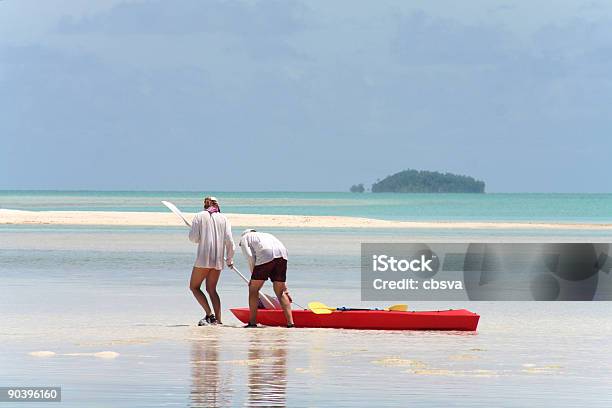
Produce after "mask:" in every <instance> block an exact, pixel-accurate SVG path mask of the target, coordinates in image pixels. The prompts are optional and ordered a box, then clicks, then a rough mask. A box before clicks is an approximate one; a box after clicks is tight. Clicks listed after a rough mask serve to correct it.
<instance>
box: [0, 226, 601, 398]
mask: <svg viewBox="0 0 612 408" xmlns="http://www.w3.org/2000/svg"><path fill="white" fill-rule="evenodd" d="M273 232H274V233H275V234H277V235H278V236H279V237H281V239H282V240H283V241H284V242H285V243H286V244H287V246H288V247H289V249H290V270H289V274H288V279H289V285H290V288H291V292H292V294H293V297H294V299H295V300H296V301H297V302H298V303H300V304H302V305H305V304H306V303H308V302H309V301H313V300H319V301H323V302H325V303H327V304H330V305H337V306H341V305H348V306H380V304H377V303H361V302H360V299H359V296H360V291H359V282H360V281H359V242H361V241H363V240H368V241H371V240H378V241H402V240H407V239H417V240H418V239H426V238H428V239H430V240H441V239H451V240H452V239H457V240H458V239H473V240H477V239H495V240H504V241H506V240H518V241H520V240H524V239H526V237H524V236H521V235H520V234H518V233H516V234H506V235H504V234H503V233H500V234H499V235H497V236H489V235H486V236H484V235H483V234H484V233H481V232H478V231H471V232H465V231H464V232H463V235H453V234H452V233H447V232H444V231H438V232H436V233H437V234H438V235H434V233H433V232H432V233H431V234H430V233H429V232H425V233H424V232H423V231H419V232H417V233H415V234H413V233H411V232H410V231H400V232H397V231H395V232H390V231H363V230H360V231H350V230H340V231H321V230H275V231H273ZM417 234H418V235H417ZM447 234H451V235H447ZM523 234H528V235H529V237H528V239H532V240H534V239H535V240H539V239H541V240H551V239H563V240H584V239H588V237H587V236H584V235H581V234H580V233H575V232H574V233H572V234H575V235H569V234H570V232H567V233H559V232H555V233H554V234H561V235H560V236H559V235H554V236H551V235H548V236H547V235H545V234H542V233H529V232H523ZM609 238H610V237H609V236H605V235H604V236H601V237H600V239H602V240H606V239H608V240H609ZM193 250H194V248H193V246H192V245H191V244H190V243H189V242H188V241H187V240H186V237H185V231H184V230H182V229H180V228H177V229H163V228H102V229H99V228H95V229H93V228H86V227H79V228H72V227H54V228H46V227H15V226H13V227H10V228H9V227H6V228H0V283H1V286H0V292H1V293H0V316H1V318H2V322H3V325H2V327H1V328H0V344H1V345H2V347H0V367H1V369H0V384H1V385H39V386H43V385H61V386H62V387H63V403H62V405H63V406H73V407H82V406H125V407H133V406H143V407H144V406H146V407H152V406H194V407H195V406H237V405H247V406H285V405H286V406H346V405H348V404H351V405H355V406H366V405H367V406H370V405H376V406H393V405H398V404H403V405H408V404H409V405H416V406H428V407H438V406H440V405H450V406H483V407H484V406H509V407H514V406H516V407H522V406H560V407H564V406H568V407H569V406H576V405H577V404H580V405H583V404H584V405H587V406H595V407H599V406H601V407H604V406H605V407H608V406H610V405H611V404H612V392H611V391H610V390H611V389H612V388H611V386H612V376H611V374H612V357H610V353H609V352H608V351H607V343H608V340H609V339H610V338H611V337H612V317H611V316H610V306H609V303H607V302H558V303H548V302H538V303H535V302H530V303H528V302H525V303H523V302H465V303H453V304H442V303H435V304H432V303H427V302H420V303H416V302H413V303H411V304H410V305H409V306H410V307H411V308H413V309H431V308H440V309H443V308H449V307H455V308H458V307H467V308H469V309H471V310H473V311H475V312H478V313H479V314H480V315H481V322H480V325H479V329H478V332H476V333H460V332H392V331H378V332H376V331H370V332H368V331H349V330H325V329H292V330H286V329H280V328H261V329H253V330H246V329H242V328H238V325H239V323H238V322H237V320H236V319H234V318H233V317H232V316H231V315H230V314H229V312H228V311H227V309H228V308H229V307H235V306H244V305H245V304H246V290H245V286H244V283H243V282H242V281H241V280H239V278H237V277H236V276H235V275H234V274H233V273H232V272H230V271H224V272H223V274H222V278H221V283H220V292H221V296H222V299H223V302H224V309H225V310H226V312H225V313H224V321H225V324H226V327H206V328H198V327H195V326H194V322H196V321H197V320H198V319H199V318H200V317H201V313H200V311H199V309H198V307H197V305H196V303H195V301H194V300H193V299H192V298H191V295H190V293H189V292H188V290H187V279H188V275H189V272H190V265H191V264H192V261H193ZM238 261H239V262H238V264H237V265H238V267H239V269H241V270H244V269H245V265H244V262H243V260H242V259H240V258H238ZM268 291H269V289H268ZM41 352H51V353H41ZM32 353H33V354H32ZM27 405H28V404H23V405H20V406H27ZM38 405H40V404H36V405H33V406H38Z"/></svg>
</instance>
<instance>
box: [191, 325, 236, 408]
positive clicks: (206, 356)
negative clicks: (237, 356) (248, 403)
mask: <svg viewBox="0 0 612 408" xmlns="http://www.w3.org/2000/svg"><path fill="white" fill-rule="evenodd" d="M191 381H192V385H191V395H190V399H191V404H190V406H191V407H194V408H195V407H229V406H231V398H230V396H231V395H230V392H231V391H230V387H229V386H228V384H226V383H225V381H224V379H223V378H222V377H221V375H220V373H219V340H218V339H217V338H216V337H207V338H205V339H198V340H194V341H193V342H192V343H191Z"/></svg>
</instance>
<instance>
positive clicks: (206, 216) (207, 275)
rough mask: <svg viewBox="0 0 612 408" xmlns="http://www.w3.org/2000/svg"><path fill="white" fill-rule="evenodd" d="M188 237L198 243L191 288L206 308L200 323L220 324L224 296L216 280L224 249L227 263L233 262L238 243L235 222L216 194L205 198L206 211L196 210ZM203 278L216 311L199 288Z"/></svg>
mask: <svg viewBox="0 0 612 408" xmlns="http://www.w3.org/2000/svg"><path fill="white" fill-rule="evenodd" d="M189 240H190V241H191V242H193V243H196V244H198V253H197V257H196V260H195V265H194V266H193V270H192V271H191V280H190V281H189V289H190V290H191V292H192V293H193V296H195V298H196V299H197V301H198V303H199V304H200V305H201V306H202V308H203V309H204V311H205V312H206V316H204V318H203V319H202V320H200V321H199V323H198V326H206V325H209V324H217V323H218V324H221V299H220V298H219V294H218V293H217V282H219V277H220V276H221V269H223V254H224V252H225V256H226V257H227V264H228V265H231V264H232V263H233V262H232V259H233V258H234V248H235V247H234V240H233V239H232V226H231V225H230V223H229V221H228V220H227V218H225V215H223V214H221V209H220V208H219V202H218V201H217V198H216V197H206V198H205V199H204V211H201V212H199V213H197V214H196V215H195V217H193V221H192V222H191V231H189ZM204 281H206V292H207V293H208V296H210V301H211V302H212V307H213V310H214V313H213V311H212V310H211V309H210V305H209V304H208V300H207V299H206V295H205V294H204V293H203V292H202V289H200V287H201V286H202V283H203V282H204Z"/></svg>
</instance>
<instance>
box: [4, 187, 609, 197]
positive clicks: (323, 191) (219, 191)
mask: <svg viewBox="0 0 612 408" xmlns="http://www.w3.org/2000/svg"><path fill="white" fill-rule="evenodd" d="M0 192H3V193H6V192H20V193H23V192H61V193H88V192H91V193H98V192H103V193H194V194H195V193H203V194H207V193H249V194H250V193H252V194H258V193H264V194H265V193H270V194H272V193H312V194H317V193H321V194H325V193H330V194H331V193H346V194H351V195H357V196H358V195H363V194H375V195H383V194H393V195H474V196H478V195H483V194H484V195H487V194H509V195H510V194H532V195H537V194H556V195H586V194H588V195H610V194H612V192H609V193H608V192H560V191H522V192H521V191H512V192H508V191H485V192H484V193H393V192H384V193H373V192H371V191H364V192H363V193H353V192H350V191H348V189H347V190H346V191H335V190H192V189H187V190H123V189H118V190H115V189H96V190H94V189H53V188H37V189H30V188H27V189H19V188H17V189H15V188H10V189H0Z"/></svg>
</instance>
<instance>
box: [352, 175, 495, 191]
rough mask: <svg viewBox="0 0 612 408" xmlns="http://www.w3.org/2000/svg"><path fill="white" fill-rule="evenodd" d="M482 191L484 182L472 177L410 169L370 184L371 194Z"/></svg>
mask: <svg viewBox="0 0 612 408" xmlns="http://www.w3.org/2000/svg"><path fill="white" fill-rule="evenodd" d="M353 187H356V186H353ZM362 187H363V186H362ZM351 191H353V188H352V187H351ZM484 191H485V183H484V181H480V180H476V179H474V178H473V177H469V176H462V175H457V174H452V173H440V172H437V171H419V170H412V169H409V170H404V171H400V172H399V173H395V174H392V175H390V176H388V177H385V178H384V179H382V180H379V181H377V182H376V183H374V184H372V192H373V193H484Z"/></svg>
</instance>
